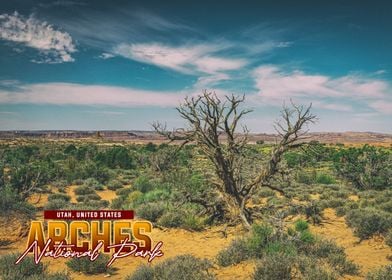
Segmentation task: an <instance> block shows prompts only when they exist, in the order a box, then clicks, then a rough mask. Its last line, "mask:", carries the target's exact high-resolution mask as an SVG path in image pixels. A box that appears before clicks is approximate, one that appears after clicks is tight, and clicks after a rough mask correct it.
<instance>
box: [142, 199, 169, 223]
mask: <svg viewBox="0 0 392 280" xmlns="http://www.w3.org/2000/svg"><path fill="white" fill-rule="evenodd" d="M164 212H165V206H164V205H163V203H146V204H142V205H140V206H139V207H138V208H136V215H137V216H138V217H139V218H142V219H146V220H148V221H150V222H153V223H155V222H156V221H157V220H158V219H159V218H160V217H161V216H162V214H163V213H164Z"/></svg>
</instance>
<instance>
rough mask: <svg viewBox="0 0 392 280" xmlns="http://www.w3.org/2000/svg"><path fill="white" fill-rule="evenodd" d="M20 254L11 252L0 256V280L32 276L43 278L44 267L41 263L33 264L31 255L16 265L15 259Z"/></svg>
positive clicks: (16, 279)
mask: <svg viewBox="0 0 392 280" xmlns="http://www.w3.org/2000/svg"><path fill="white" fill-rule="evenodd" d="M19 256H20V254H18V253H12V254H7V255H4V256H1V257H0V277H1V279H2V280H20V279H27V278H30V277H33V276H37V277H38V276H39V277H41V279H43V278H44V274H45V267H44V265H43V264H42V263H39V264H37V265H36V264H35V263H34V258H33V257H32V256H27V257H25V258H24V260H23V261H22V262H20V263H19V264H18V265H15V261H16V260H17V259H18V258H19Z"/></svg>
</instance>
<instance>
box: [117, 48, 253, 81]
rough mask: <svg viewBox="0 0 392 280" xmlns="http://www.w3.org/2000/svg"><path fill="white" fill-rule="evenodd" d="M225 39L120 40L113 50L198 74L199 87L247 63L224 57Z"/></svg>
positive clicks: (217, 79)
mask: <svg viewBox="0 0 392 280" xmlns="http://www.w3.org/2000/svg"><path fill="white" fill-rule="evenodd" d="M229 47H230V45H226V44H224V43H220V44H219V43H217V44H196V45H184V46H168V45H163V44H160V43H150V44H120V45H119V46H117V47H116V48H115V49H114V51H113V53H115V54H117V55H121V56H123V57H126V58H129V59H132V60H135V61H139V62H143V63H146V64H150V65H154V66H157V67H160V68H165V69H170V70H173V71H177V72H180V73H182V74H191V75H196V76H198V77H199V78H198V82H197V84H195V85H194V87H195V88H206V87H211V86H214V85H216V84H217V83H218V82H220V81H223V80H228V79H230V75H229V72H230V71H234V70H239V69H241V68H243V67H244V66H246V64H247V63H248V61H247V60H246V59H239V58H231V57H224V56H222V55H219V54H218V52H220V51H223V50H225V49H227V48H229Z"/></svg>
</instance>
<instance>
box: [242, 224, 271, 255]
mask: <svg viewBox="0 0 392 280" xmlns="http://www.w3.org/2000/svg"><path fill="white" fill-rule="evenodd" d="M272 237H273V229H272V227H270V226H268V225H265V224H254V225H253V227H252V235H251V237H250V238H249V239H248V242H247V245H248V250H249V252H250V254H252V255H253V256H256V257H260V256H261V254H262V252H263V249H264V248H265V247H266V246H267V244H268V243H269V242H270V241H271V239H272Z"/></svg>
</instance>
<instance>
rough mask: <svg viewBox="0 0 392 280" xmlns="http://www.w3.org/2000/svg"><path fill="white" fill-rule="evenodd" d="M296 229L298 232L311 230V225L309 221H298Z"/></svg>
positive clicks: (295, 224) (295, 225)
mask: <svg viewBox="0 0 392 280" xmlns="http://www.w3.org/2000/svg"><path fill="white" fill-rule="evenodd" d="M294 227H295V230H296V231H305V230H307V229H308V228H309V224H308V222H307V221H304V220H297V221H296V222H295V223H294Z"/></svg>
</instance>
